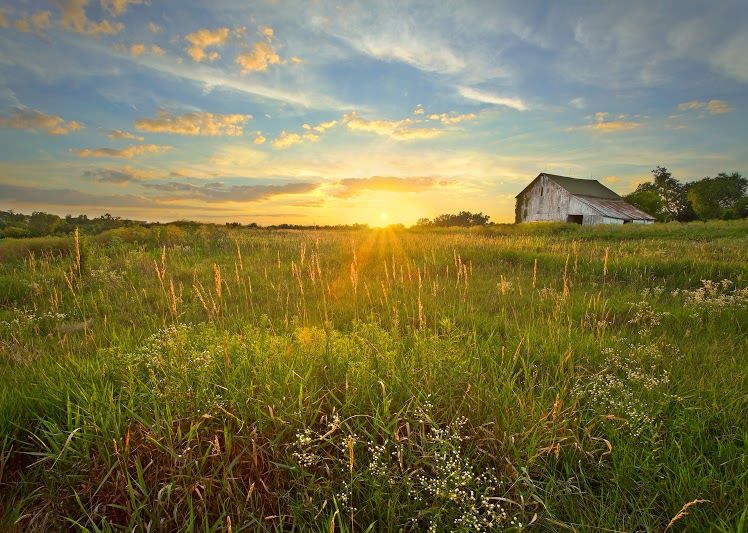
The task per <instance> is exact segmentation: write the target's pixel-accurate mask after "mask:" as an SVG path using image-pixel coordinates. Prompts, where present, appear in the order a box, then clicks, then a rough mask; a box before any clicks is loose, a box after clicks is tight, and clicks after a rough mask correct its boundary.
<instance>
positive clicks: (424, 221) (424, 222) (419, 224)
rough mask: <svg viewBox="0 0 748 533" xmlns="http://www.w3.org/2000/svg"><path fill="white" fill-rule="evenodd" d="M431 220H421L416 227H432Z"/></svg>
mask: <svg viewBox="0 0 748 533" xmlns="http://www.w3.org/2000/svg"><path fill="white" fill-rule="evenodd" d="M430 225H431V220H430V219H428V218H419V219H418V221H417V222H416V226H430Z"/></svg>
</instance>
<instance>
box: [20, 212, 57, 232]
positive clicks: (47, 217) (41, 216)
mask: <svg viewBox="0 0 748 533" xmlns="http://www.w3.org/2000/svg"><path fill="white" fill-rule="evenodd" d="M28 226H29V233H31V235H32V236H34V237H41V236H42V235H51V234H52V233H54V232H55V230H57V229H58V228H59V227H61V226H62V219H61V218H60V217H58V216H57V215H53V214H51V213H44V212H42V211H35V212H33V213H32V214H31V217H29V223H28Z"/></svg>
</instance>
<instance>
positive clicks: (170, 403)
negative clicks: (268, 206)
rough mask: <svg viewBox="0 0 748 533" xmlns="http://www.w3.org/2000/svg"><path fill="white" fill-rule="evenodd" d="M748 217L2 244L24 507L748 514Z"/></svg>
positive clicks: (7, 453)
mask: <svg viewBox="0 0 748 533" xmlns="http://www.w3.org/2000/svg"><path fill="white" fill-rule="evenodd" d="M747 229H748V226H746V223H745V222H729V223H728V222H716V223H709V224H701V223H699V224H689V225H664V226H659V225H658V226H655V227H646V228H645V227H635V228H631V227H629V226H627V227H624V228H609V227H604V228H603V227H598V228H577V227H573V226H565V225H563V226H550V225H549V226H544V225H526V226H525V225H520V226H507V227H493V228H488V229H482V230H435V231H422V230H416V231H393V230H365V231H352V232H334V231H304V232H296V231H293V232H292V231H259V230H245V231H232V230H215V229H214V230H200V229H198V230H195V231H181V232H180V233H179V234H177V233H174V232H171V233H166V232H163V231H159V232H155V231H154V232H150V231H147V230H145V231H144V230H140V229H127V230H123V231H119V230H114V231H112V232H108V233H107V234H102V235H100V236H96V237H95V238H91V237H85V236H81V237H80V241H79V242H78V243H77V244H76V243H75V242H74V239H73V238H72V237H71V238H70V239H69V242H66V243H62V244H61V243H58V242H57V241H55V242H52V241H40V240H29V241H28V242H27V243H26V246H27V247H26V248H25V249H22V246H23V245H22V244H20V243H21V241H16V242H0V257H2V258H3V261H2V263H1V264H0V286H1V287H2V289H1V291H0V516H2V518H0V525H1V527H2V528H4V529H10V530H18V531H48V530H60V529H73V530H78V529H80V530H88V531H111V530H133V529H135V530H150V531H154V530H163V531H169V530H179V531H193V530H199V531H203V530H206V531H207V530H210V531H212V530H215V531H227V530H231V531H242V530H251V531H255V530H267V531H275V530H278V531H279V530H310V529H311V530H325V531H333V530H337V531H359V530H361V531H363V530H367V529H368V530H371V531H383V530H384V531H400V530H403V529H404V530H432V531H453V530H475V529H478V530H493V529H507V530H517V529H525V528H528V529H533V530H538V531H556V530H563V529H568V530H616V531H633V530H664V529H665V528H667V527H669V528H670V529H671V530H678V529H684V528H689V529H691V530H709V529H712V530H722V531H733V530H737V529H739V528H740V527H744V525H743V526H741V525H740V524H745V519H746V515H748V511H747V510H746V509H747V508H748V507H747V506H746V501H748V490H747V489H746V487H748V479H747V478H746V472H748V459H747V455H746V446H747V445H748V425H747V424H746V420H747V419H748V396H747V395H746V394H745V391H746V390H748V377H747V373H746V372H745V356H746V353H747V352H748V350H746V348H748V340H747V339H746V324H748V290H747V289H746V286H748V272H747V271H746V268H745V265H746V264H748V237H747V235H748V231H746V230H747ZM725 279H727V280H729V283H728V282H722V280H725ZM702 280H707V282H706V283H704V282H703V281H702ZM698 500H701V501H699V502H698V503H691V505H688V504H689V502H695V501H698Z"/></svg>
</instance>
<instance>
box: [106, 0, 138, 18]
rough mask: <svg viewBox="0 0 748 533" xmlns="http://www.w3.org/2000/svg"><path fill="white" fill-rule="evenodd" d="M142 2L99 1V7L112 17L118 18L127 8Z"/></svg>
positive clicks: (128, 0)
mask: <svg viewBox="0 0 748 533" xmlns="http://www.w3.org/2000/svg"><path fill="white" fill-rule="evenodd" d="M142 3H143V0H101V7H103V8H104V9H106V10H107V11H109V13H111V15H112V16H113V17H118V16H120V15H121V14H122V13H124V12H125V11H127V7H128V6H130V5H135V4H142Z"/></svg>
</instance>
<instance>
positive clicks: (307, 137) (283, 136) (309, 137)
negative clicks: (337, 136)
mask: <svg viewBox="0 0 748 533" xmlns="http://www.w3.org/2000/svg"><path fill="white" fill-rule="evenodd" d="M318 139H319V135H317V134H316V133H293V132H290V133H289V132H287V131H285V130H284V131H282V132H280V134H279V135H278V137H276V138H275V139H273V141H272V142H271V143H270V144H272V145H273V146H274V147H276V148H278V149H281V150H282V149H284V148H289V147H291V146H293V145H294V144H299V143H302V142H304V141H309V142H314V141H316V140H318Z"/></svg>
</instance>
